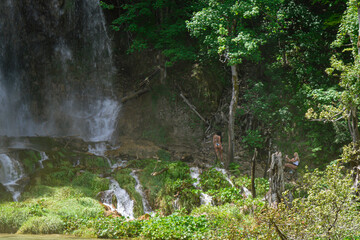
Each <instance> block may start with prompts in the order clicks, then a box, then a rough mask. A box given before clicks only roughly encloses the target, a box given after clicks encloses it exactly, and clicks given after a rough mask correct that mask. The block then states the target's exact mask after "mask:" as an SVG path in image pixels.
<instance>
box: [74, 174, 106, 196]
mask: <svg viewBox="0 0 360 240" xmlns="http://www.w3.org/2000/svg"><path fill="white" fill-rule="evenodd" d="M72 185H73V186H79V187H86V188H88V189H91V190H92V194H91V197H95V196H96V194H98V193H99V192H101V191H105V190H108V189H109V179H106V178H99V177H97V176H96V175H95V174H93V173H91V172H88V171H85V172H83V173H82V174H81V175H80V176H77V177H76V178H74V180H73V181H72Z"/></svg>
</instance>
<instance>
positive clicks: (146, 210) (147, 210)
mask: <svg viewBox="0 0 360 240" xmlns="http://www.w3.org/2000/svg"><path fill="white" fill-rule="evenodd" d="M130 175H131V176H132V177H133V178H134V179H135V181H136V185H135V190H136V191H137V192H138V193H139V194H140V196H141V199H142V205H143V209H144V213H151V212H152V209H151V206H150V204H149V202H148V200H147V199H146V195H145V193H144V191H143V189H142V186H141V183H140V180H139V178H138V176H137V175H136V173H135V170H133V171H132V172H131V173H130Z"/></svg>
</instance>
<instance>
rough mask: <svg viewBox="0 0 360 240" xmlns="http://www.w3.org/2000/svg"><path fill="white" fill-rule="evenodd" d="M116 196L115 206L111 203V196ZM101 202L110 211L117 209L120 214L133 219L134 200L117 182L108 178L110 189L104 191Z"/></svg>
mask: <svg viewBox="0 0 360 240" xmlns="http://www.w3.org/2000/svg"><path fill="white" fill-rule="evenodd" d="M114 195H115V197H116V207H115V206H114V204H113V196H114ZM101 202H102V203H103V204H104V205H106V206H108V207H109V208H110V209H111V210H112V211H115V210H116V211H117V212H118V213H120V214H121V215H122V216H124V217H127V218H130V219H134V201H133V200H131V198H130V196H129V194H128V193H127V192H126V191H125V190H124V189H122V188H121V187H120V185H119V183H118V182H117V181H115V180H114V179H112V178H110V189H109V190H106V191H104V194H103V195H102V197H101Z"/></svg>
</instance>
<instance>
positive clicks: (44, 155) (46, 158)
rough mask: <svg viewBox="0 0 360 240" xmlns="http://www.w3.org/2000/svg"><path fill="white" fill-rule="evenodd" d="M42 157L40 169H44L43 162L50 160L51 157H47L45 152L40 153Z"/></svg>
mask: <svg viewBox="0 0 360 240" xmlns="http://www.w3.org/2000/svg"><path fill="white" fill-rule="evenodd" d="M40 157H41V159H40V160H39V164H40V167H41V168H44V164H43V161H45V160H48V159H49V157H48V156H47V155H46V153H45V152H40Z"/></svg>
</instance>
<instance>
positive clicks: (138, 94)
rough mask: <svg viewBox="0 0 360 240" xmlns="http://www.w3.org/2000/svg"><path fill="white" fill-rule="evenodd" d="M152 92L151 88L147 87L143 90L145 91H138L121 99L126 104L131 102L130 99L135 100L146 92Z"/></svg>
mask: <svg viewBox="0 0 360 240" xmlns="http://www.w3.org/2000/svg"><path fill="white" fill-rule="evenodd" d="M148 91H150V88H148V87H146V88H143V89H140V90H139V91H136V92H133V93H131V94H129V95H128V96H125V97H123V98H122V99H121V102H122V103H124V102H127V101H129V100H130V99H133V98H136V97H138V96H140V95H142V94H144V93H146V92H148Z"/></svg>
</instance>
